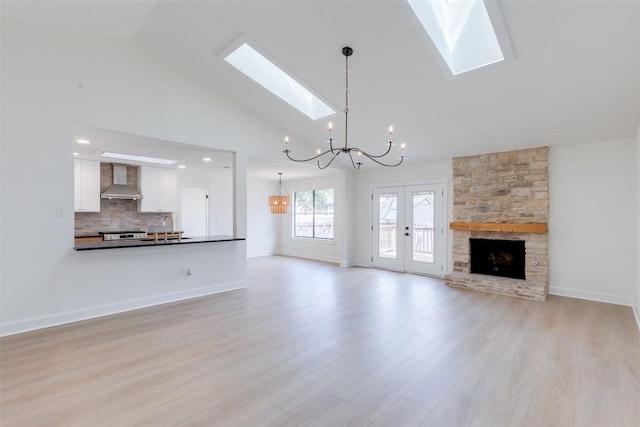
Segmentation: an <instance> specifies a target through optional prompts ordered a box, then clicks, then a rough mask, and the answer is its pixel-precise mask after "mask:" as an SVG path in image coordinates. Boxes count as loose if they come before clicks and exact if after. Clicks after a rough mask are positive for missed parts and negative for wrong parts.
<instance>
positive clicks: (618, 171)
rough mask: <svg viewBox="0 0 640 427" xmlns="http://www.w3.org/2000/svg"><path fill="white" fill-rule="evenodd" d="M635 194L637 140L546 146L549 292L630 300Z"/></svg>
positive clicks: (627, 302) (629, 302) (632, 293)
mask: <svg viewBox="0 0 640 427" xmlns="http://www.w3.org/2000/svg"><path fill="white" fill-rule="evenodd" d="M637 194H638V193H637V180H636V141H635V140H633V139H627V140H620V141H610V142H600V143H592V144H580V145H570V146H560V147H551V148H550V150H549V258H550V260H549V276H550V278H549V282H550V283H549V285H550V292H551V293H553V294H557V295H566V296H572V297H577V298H584V299H593V300H598V301H606V302H612V303H618V304H625V305H632V304H633V299H634V298H635V294H636V292H635V291H634V286H635V283H636V281H637V279H636V278H637V264H636V263H637V260H638V258H637V249H636V223H637V199H636V197H635V196H636V195H637Z"/></svg>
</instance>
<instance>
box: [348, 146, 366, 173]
mask: <svg viewBox="0 0 640 427" xmlns="http://www.w3.org/2000/svg"><path fill="white" fill-rule="evenodd" d="M347 153H349V158H350V159H351V165H353V168H354V169H355V170H358V171H359V170H360V165H361V164H362V163H361V162H357V163H356V162H354V161H353V155H352V154H351V150H349V151H347Z"/></svg>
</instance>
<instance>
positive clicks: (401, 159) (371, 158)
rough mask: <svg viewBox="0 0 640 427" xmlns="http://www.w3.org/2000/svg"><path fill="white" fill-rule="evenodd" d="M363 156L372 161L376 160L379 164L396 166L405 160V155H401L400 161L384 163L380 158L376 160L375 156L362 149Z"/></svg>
mask: <svg viewBox="0 0 640 427" xmlns="http://www.w3.org/2000/svg"><path fill="white" fill-rule="evenodd" d="M361 153H362V155H363V156H366V157H367V158H368V159H369V160H371V161H372V162H376V163H377V164H379V165H380V166H387V167H394V166H399V165H400V164H401V163H402V161H403V160H404V156H400V161H399V162H398V163H395V164H390V163H383V162H381V161H379V160H376V158H375V157H373V156H371V155H370V154H367V153H365V152H364V151H361Z"/></svg>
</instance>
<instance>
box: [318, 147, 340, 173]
mask: <svg viewBox="0 0 640 427" xmlns="http://www.w3.org/2000/svg"><path fill="white" fill-rule="evenodd" d="M340 153H342V151H338V152H337V153H336V154H334V155H333V157H332V158H331V160H329V163H327V164H326V165H324V166H320V160H318V162H317V165H318V169H326V168H328V167H329V165H331V163H333V161H334V160H335V159H336V157H338V154H340Z"/></svg>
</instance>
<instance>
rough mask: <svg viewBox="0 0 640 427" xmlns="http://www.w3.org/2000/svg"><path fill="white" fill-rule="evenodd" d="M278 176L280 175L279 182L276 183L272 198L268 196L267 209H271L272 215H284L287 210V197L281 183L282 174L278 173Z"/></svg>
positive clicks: (285, 189)
mask: <svg viewBox="0 0 640 427" xmlns="http://www.w3.org/2000/svg"><path fill="white" fill-rule="evenodd" d="M278 175H280V181H278V186H277V187H276V191H274V194H273V196H269V207H271V213H272V214H286V213H287V209H289V195H288V194H287V188H286V187H285V186H284V184H283V183H282V172H278ZM283 190H284V194H283Z"/></svg>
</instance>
